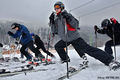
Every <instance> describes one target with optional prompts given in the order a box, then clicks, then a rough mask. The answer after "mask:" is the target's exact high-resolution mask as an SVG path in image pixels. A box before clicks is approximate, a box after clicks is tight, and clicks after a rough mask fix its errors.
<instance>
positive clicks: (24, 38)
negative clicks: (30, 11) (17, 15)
mask: <svg viewBox="0 0 120 80" xmlns="http://www.w3.org/2000/svg"><path fill="white" fill-rule="evenodd" d="M23 33H25V35H22V34H23ZM11 36H12V37H13V38H18V37H19V38H21V39H20V42H21V43H22V44H23V45H24V44H26V43H28V42H29V41H32V40H33V39H32V37H31V35H30V33H29V31H28V29H27V28H26V27H25V26H24V25H21V24H20V28H19V30H17V31H16V33H15V34H13V35H11Z"/></svg>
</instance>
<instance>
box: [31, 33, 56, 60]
mask: <svg viewBox="0 0 120 80" xmlns="http://www.w3.org/2000/svg"><path fill="white" fill-rule="evenodd" d="M31 36H32V38H33V43H34V44H36V46H37V47H36V49H37V50H39V49H42V50H43V51H44V52H45V53H47V54H48V55H49V56H51V57H52V58H55V56H54V55H53V54H52V53H50V52H49V51H47V50H46V49H45V47H44V43H43V41H42V40H41V39H40V37H39V36H38V35H36V34H34V33H31Z"/></svg>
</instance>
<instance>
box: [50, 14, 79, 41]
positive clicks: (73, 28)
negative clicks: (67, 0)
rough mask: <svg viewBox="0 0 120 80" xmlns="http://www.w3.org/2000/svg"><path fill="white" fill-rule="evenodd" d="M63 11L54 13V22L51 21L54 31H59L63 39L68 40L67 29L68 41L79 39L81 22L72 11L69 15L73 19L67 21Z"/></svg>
mask: <svg viewBox="0 0 120 80" xmlns="http://www.w3.org/2000/svg"><path fill="white" fill-rule="evenodd" d="M61 13H62V12H61ZM61 13H59V14H58V15H57V14H56V13H55V14H54V23H50V26H51V31H52V33H57V34H58V36H59V37H60V38H61V39H62V40H63V41H66V32H65V31H67V41H68V42H70V41H73V40H76V39H78V38H79V37H80V35H79V33H78V31H77V28H78V26H79V25H78V24H79V22H78V21H77V20H76V19H75V18H74V17H73V16H72V15H71V14H70V13H68V15H69V18H70V19H71V21H69V22H67V21H66V20H65V18H63V16H62V15H61ZM66 26H67V30H66Z"/></svg>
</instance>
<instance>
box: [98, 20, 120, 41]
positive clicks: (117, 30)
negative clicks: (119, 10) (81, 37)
mask: <svg viewBox="0 0 120 80" xmlns="http://www.w3.org/2000/svg"><path fill="white" fill-rule="evenodd" d="M112 27H113V28H114V36H115V40H120V24H119V23H118V22H117V23H116V24H115V25H113V24H111V25H108V26H107V29H105V28H104V29H101V30H100V29H99V30H97V32H98V33H101V34H107V35H108V36H109V37H110V38H111V39H113V29H112Z"/></svg>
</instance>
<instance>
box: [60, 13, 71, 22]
mask: <svg viewBox="0 0 120 80" xmlns="http://www.w3.org/2000/svg"><path fill="white" fill-rule="evenodd" d="M61 15H62V16H63V18H65V19H66V21H67V22H70V21H71V19H70V17H69V15H68V13H67V11H64V12H62V13H61Z"/></svg>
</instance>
